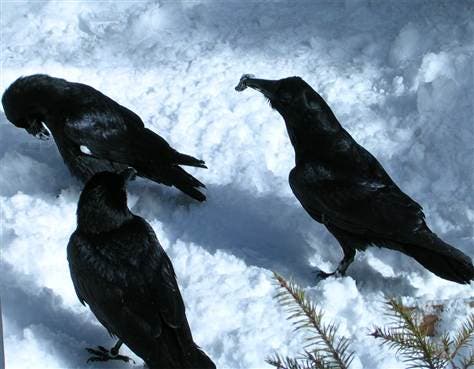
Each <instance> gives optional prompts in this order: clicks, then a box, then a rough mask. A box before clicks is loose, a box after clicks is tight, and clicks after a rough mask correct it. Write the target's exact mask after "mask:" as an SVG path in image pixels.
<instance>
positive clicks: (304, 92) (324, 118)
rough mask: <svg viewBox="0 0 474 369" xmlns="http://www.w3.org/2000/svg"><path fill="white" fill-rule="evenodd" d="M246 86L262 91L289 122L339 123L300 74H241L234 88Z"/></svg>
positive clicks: (321, 126) (323, 127) (322, 125)
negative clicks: (270, 76) (261, 76)
mask: <svg viewBox="0 0 474 369" xmlns="http://www.w3.org/2000/svg"><path fill="white" fill-rule="evenodd" d="M247 87H250V88H253V89H254V90H257V91H259V92H261V93H262V94H263V95H264V96H265V97H266V98H267V99H268V101H269V102H270V105H271V107H272V108H273V109H275V110H277V111H278V112H279V113H280V114H281V115H282V116H283V118H284V119H285V122H286V123H287V124H289V125H290V126H295V125H299V124H301V122H303V121H304V122H306V123H308V122H312V123H313V124H314V125H316V126H317V127H316V128H317V129H321V130H328V129H331V127H332V128H336V127H339V124H338V123H337V120H336V118H335V117H334V115H333V114H332V112H331V109H330V108H329V106H328V105H327V104H326V102H325V101H324V99H323V98H322V97H321V96H320V95H319V94H318V93H317V92H316V91H314V90H313V88H312V87H311V86H310V85H309V84H307V83H306V82H305V81H304V80H303V79H302V78H300V77H288V78H283V79H279V80H268V79H259V78H254V77H253V76H252V75H250V74H244V75H243V76H242V77H241V78H240V82H239V84H238V85H237V86H236V87H235V89H236V90H237V91H243V90H245V89H246V88H247Z"/></svg>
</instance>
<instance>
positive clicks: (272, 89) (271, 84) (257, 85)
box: [235, 74, 280, 99]
mask: <svg viewBox="0 0 474 369" xmlns="http://www.w3.org/2000/svg"><path fill="white" fill-rule="evenodd" d="M279 82H280V81H278V80H277V81H273V80H270V79H259V78H254V77H253V75H251V74H244V75H243V76H242V77H241V78H240V81H239V84H238V85H237V86H236V87H235V90H236V91H243V90H245V89H246V88H247V87H250V88H253V89H254V90H257V91H260V92H261V93H262V94H264V95H265V97H267V98H269V99H273V98H275V96H276V92H277V90H278V85H279Z"/></svg>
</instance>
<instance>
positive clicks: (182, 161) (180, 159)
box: [176, 152, 207, 169]
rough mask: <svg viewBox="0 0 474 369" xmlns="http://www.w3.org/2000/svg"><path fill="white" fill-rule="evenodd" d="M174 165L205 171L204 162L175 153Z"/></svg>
mask: <svg viewBox="0 0 474 369" xmlns="http://www.w3.org/2000/svg"><path fill="white" fill-rule="evenodd" d="M176 164H179V165H187V166H190V167H199V168H206V169H207V167H206V163H205V162H204V160H200V159H196V158H195V157H193V156H191V155H186V154H181V153H180V152H176Z"/></svg>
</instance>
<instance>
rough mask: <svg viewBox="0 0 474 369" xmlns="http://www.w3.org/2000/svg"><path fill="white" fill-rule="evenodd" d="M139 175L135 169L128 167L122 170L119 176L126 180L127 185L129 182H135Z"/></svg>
mask: <svg viewBox="0 0 474 369" xmlns="http://www.w3.org/2000/svg"><path fill="white" fill-rule="evenodd" d="M137 173H138V172H137V171H136V170H135V169H134V168H132V167H128V168H127V169H124V170H122V171H121V172H120V173H119V175H121V176H122V177H123V179H124V180H125V183H127V182H129V181H133V180H134V179H135V177H136V176H137Z"/></svg>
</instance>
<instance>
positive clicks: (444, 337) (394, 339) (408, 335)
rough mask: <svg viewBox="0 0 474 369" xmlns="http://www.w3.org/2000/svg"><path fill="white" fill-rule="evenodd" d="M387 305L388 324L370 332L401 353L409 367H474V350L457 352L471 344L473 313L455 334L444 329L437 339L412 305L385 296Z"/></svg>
mask: <svg viewBox="0 0 474 369" xmlns="http://www.w3.org/2000/svg"><path fill="white" fill-rule="evenodd" d="M387 306H388V308H389V312H388V313H387V315H389V317H390V318H391V320H392V322H391V324H390V325H389V326H388V327H384V328H381V327H375V329H374V332H373V333H372V334H371V335H372V336H374V337H375V338H380V339H381V340H382V344H383V345H387V346H388V347H389V348H390V349H393V350H395V351H396V353H397V354H400V355H402V356H403V361H404V362H406V363H408V364H409V365H410V366H409V367H408V368H425V369H448V368H450V369H468V368H471V369H473V367H474V351H473V350H470V351H469V354H468V355H467V356H464V357H463V356H461V354H460V353H461V351H463V350H464V349H465V348H468V347H472V346H471V345H472V342H473V340H474V314H471V315H470V316H469V317H468V318H467V320H466V322H465V323H463V325H462V326H461V328H460V329H459V331H458V332H457V333H455V334H454V336H451V335H450V334H449V333H443V334H441V335H440V336H439V338H438V339H431V338H430V337H428V330H427V329H425V328H426V327H423V324H421V323H420V319H419V315H418V314H417V311H416V310H415V309H413V308H407V307H405V306H403V304H402V303H401V302H399V301H397V300H394V299H391V300H388V301H387Z"/></svg>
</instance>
